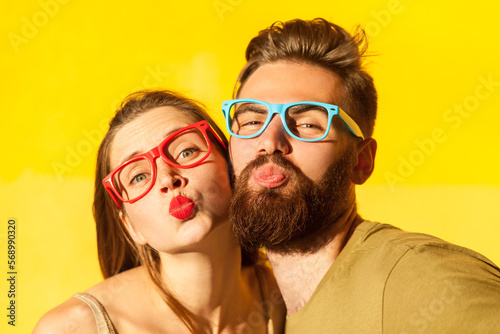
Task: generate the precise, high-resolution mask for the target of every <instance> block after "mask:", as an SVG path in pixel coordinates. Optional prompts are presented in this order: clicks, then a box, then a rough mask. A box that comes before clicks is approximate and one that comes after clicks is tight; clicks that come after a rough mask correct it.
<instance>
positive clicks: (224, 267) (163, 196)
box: [34, 107, 284, 334]
mask: <svg viewBox="0 0 500 334" xmlns="http://www.w3.org/2000/svg"><path fill="white" fill-rule="evenodd" d="M196 121H197V120H196V119H194V118H192V117H190V116H189V115H186V114H185V113H184V112H181V111H179V110H176V109H174V108H171V107H161V108H155V109H151V110H149V111H147V112H145V113H144V114H142V115H140V116H139V117H137V118H136V119H135V120H133V121H131V122H130V123H128V124H126V125H125V126H124V127H122V128H121V129H120V130H118V132H117V134H116V137H115V139H114V141H113V143H112V149H111V157H110V161H111V168H112V169H113V168H115V167H117V166H119V165H120V164H121V163H122V162H124V161H126V160H128V159H129V158H130V157H131V156H135V155H138V154H142V153H144V152H146V151H149V150H150V149H151V148H153V147H155V146H157V145H158V144H159V143H160V142H161V141H163V139H165V138H166V137H167V135H168V134H169V133H171V132H173V131H175V130H176V129H179V128H182V127H185V126H187V125H190V124H192V123H195V122H196ZM156 164H157V172H158V176H157V180H156V183H155V185H154V187H153V188H152V189H151V191H150V192H149V193H148V194H147V195H146V196H145V197H144V198H142V199H141V200H139V201H138V202H136V203H132V204H125V205H124V211H122V213H121V218H122V221H123V223H124V225H125V227H126V228H127V229H128V231H129V232H130V234H131V236H132V237H133V239H134V241H135V242H137V243H138V244H141V245H143V244H146V243H148V244H149V245H150V246H152V247H154V248H155V249H157V250H158V251H159V254H160V259H161V265H162V278H163V279H164V281H165V284H166V285H168V287H169V288H170V289H171V290H172V291H174V294H175V296H176V297H177V298H178V300H180V301H181V302H182V303H184V305H185V306H186V307H188V308H189V309H190V310H191V311H192V312H193V313H195V314H196V315H198V316H201V317H203V318H205V319H206V320H207V321H208V322H209V323H210V327H211V328H210V329H209V332H220V333H238V332H248V331H251V332H252V333H265V331H266V328H265V326H266V324H265V322H264V321H262V322H258V323H253V325H249V324H248V321H247V319H249V317H250V315H251V314H254V316H255V314H262V312H260V304H261V302H262V298H261V292H260V287H259V284H258V280H257V276H256V273H255V269H254V267H242V266H241V252H240V249H239V248H238V247H237V246H236V243H235V240H234V238H233V236H232V233H231V228H230V224H229V220H228V218H227V210H228V206H229V201H230V198H231V187H230V184H229V176H228V170H227V163H226V161H225V159H224V157H223V156H222V155H221V154H220V152H218V151H217V149H215V147H214V148H213V150H212V153H211V155H210V156H209V157H208V158H207V159H206V160H205V161H204V162H203V163H202V164H201V165H200V166H197V167H195V168H191V169H180V168H172V167H170V166H168V165H167V164H166V163H165V162H164V161H163V160H162V159H161V158H158V159H157V160H156ZM179 194H182V195H184V196H186V197H189V198H190V199H192V200H194V201H195V202H196V209H195V211H194V213H193V215H192V216H190V217H189V218H188V219H185V220H179V219H176V218H174V217H173V216H171V215H170V214H169V204H170V201H171V200H172V198H173V197H174V196H177V195H179ZM265 275H266V279H267V280H268V281H269V282H271V283H270V286H269V292H270V293H274V294H276V291H278V289H277V286H276V284H275V281H274V278H273V277H272V274H271V272H270V270H268V271H266V273H265ZM273 282H274V283H273ZM87 292H89V293H91V294H92V295H94V296H95V297H96V298H97V299H98V300H99V301H100V302H101V303H102V304H103V305H104V307H105V308H106V310H107V312H108V313H109V315H110V318H111V320H112V321H113V323H114V325H115V327H116V329H117V330H118V332H119V333H188V330H187V328H186V327H185V326H184V324H183V323H182V322H181V320H180V319H179V318H178V317H177V316H176V315H175V314H174V312H173V311H172V310H171V309H170V308H169V307H168V306H167V304H166V303H165V302H164V301H163V299H162V298H161V296H160V295H159V293H158V291H157V290H156V288H155V286H154V285H153V283H152V281H151V279H150V278H149V276H148V275H147V272H146V270H145V269H144V268H143V267H137V268H134V269H131V270H128V271H125V272H123V273H120V274H118V275H115V276H112V277H110V278H108V279H106V280H104V281H103V282H101V283H99V284H97V285H95V286H94V287H92V288H90V289H88V290H87ZM266 300H271V301H273V300H277V301H278V299H277V298H276V297H274V298H272V297H271V296H266ZM274 306H275V310H276V312H274V314H273V317H275V318H274V321H276V322H277V323H279V324H283V317H284V310H283V304H282V302H281V304H279V301H278V303H277V304H275V305H274ZM280 309H281V311H280ZM255 312H257V313H255ZM153 320H154V321H153ZM34 333H35V334H37V333H97V327H96V323H95V319H94V316H93V315H92V312H91V310H90V308H89V307H88V306H87V305H86V304H84V303H83V302H82V301H80V300H78V299H76V298H70V299H69V300H68V301H67V302H65V303H63V304H61V305H60V306H58V307H56V308H54V309H53V310H51V311H49V312H48V313H47V314H46V315H45V316H44V317H43V318H42V319H41V320H40V321H39V323H38V324H37V327H36V328H35V330H34Z"/></svg>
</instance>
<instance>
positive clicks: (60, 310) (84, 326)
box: [33, 268, 147, 334]
mask: <svg viewBox="0 0 500 334" xmlns="http://www.w3.org/2000/svg"><path fill="white" fill-rule="evenodd" d="M145 274H146V273H145V271H144V270H143V269H142V268H134V269H130V270H127V271H125V272H123V273H120V274H118V275H115V276H112V277H109V278H107V279H105V280H104V281H102V282H99V283H98V284H96V285H94V286H93V287H91V288H89V289H88V290H86V291H85V292H86V293H89V294H91V295H92V296H93V297H95V298H96V299H97V300H98V301H99V302H100V303H101V304H102V305H103V306H104V308H105V309H106V311H107V313H109V314H110V316H111V319H112V320H113V319H116V318H117V317H118V316H120V315H122V314H126V313H127V311H128V310H127V307H130V305H131V304H130V301H132V300H136V298H137V296H140V294H141V292H143V291H144V290H143V289H144V286H145V284H147V279H146V278H147V277H146V276H145ZM33 333H34V334H42V333H43V334H51V333H54V334H56V333H97V325H96V321H95V318H94V314H93V313H92V309H91V308H90V307H89V306H88V305H87V304H86V303H85V302H83V301H82V300H80V299H78V298H70V299H69V300H67V301H66V302H64V303H62V304H61V305H59V306H57V307H55V308H53V309H52V310H50V311H49V312H47V313H46V314H45V315H44V316H43V317H42V318H41V319H40V320H39V322H38V324H37V325H36V327H35V329H34V331H33Z"/></svg>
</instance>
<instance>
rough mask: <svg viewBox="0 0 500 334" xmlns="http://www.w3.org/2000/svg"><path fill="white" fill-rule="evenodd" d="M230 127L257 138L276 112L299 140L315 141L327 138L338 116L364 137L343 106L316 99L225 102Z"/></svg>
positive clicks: (239, 134) (235, 133)
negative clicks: (283, 102)
mask: <svg viewBox="0 0 500 334" xmlns="http://www.w3.org/2000/svg"><path fill="white" fill-rule="evenodd" d="M222 111H223V112H224V117H225V118H226V127H227V130H228V131H229V133H230V134H231V136H234V137H237V138H254V137H257V136H259V135H260V134H261V133H262V132H264V130H265V129H266V128H267V126H268V125H269V123H270V122H271V119H272V117H273V115H274V114H278V115H280V117H281V122H282V124H283V127H284V128H285V130H286V132H287V133H288V134H289V135H290V136H292V137H293V138H295V139H298V140H302V141H307V142H314V141H319V140H322V139H324V138H325V137H326V136H327V134H328V132H329V131H330V127H331V125H332V119H333V116H338V117H339V118H340V119H341V120H342V121H343V122H344V124H345V125H346V126H347V128H348V129H349V130H350V131H351V133H352V134H353V135H355V136H356V137H359V138H361V139H364V136H363V132H362V131H361V129H360V128H359V126H358V125H357V124H356V122H355V121H354V120H353V119H352V118H351V117H350V116H349V115H348V114H347V113H346V112H345V111H343V110H342V109H340V107H338V106H336V105H333V104H327V103H321V102H312V101H300V102H292V103H286V104H278V103H269V102H264V101H259V100H254V99H236V100H228V101H224V102H223V103H222Z"/></svg>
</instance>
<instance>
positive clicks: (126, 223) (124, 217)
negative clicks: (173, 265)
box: [119, 210, 148, 245]
mask: <svg viewBox="0 0 500 334" xmlns="http://www.w3.org/2000/svg"><path fill="white" fill-rule="evenodd" d="M119 215H120V219H121V221H122V223H123V226H125V229H126V230H127V232H128V234H130V236H131V237H132V239H133V240H134V241H135V243H136V244H138V245H145V244H147V243H148V242H147V241H146V239H144V237H143V236H142V234H141V232H139V231H137V230H136V229H135V227H134V226H133V225H132V224H131V223H130V219H129V218H128V217H127V215H126V214H124V213H123V210H121V211H120V213H119Z"/></svg>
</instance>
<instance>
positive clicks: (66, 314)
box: [33, 298, 97, 334]
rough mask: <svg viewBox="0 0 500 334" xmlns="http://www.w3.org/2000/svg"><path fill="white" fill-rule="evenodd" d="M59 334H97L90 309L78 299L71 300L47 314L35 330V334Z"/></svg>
mask: <svg viewBox="0 0 500 334" xmlns="http://www.w3.org/2000/svg"><path fill="white" fill-rule="evenodd" d="M58 333H89V334H92V333H97V325H96V321H95V318H94V314H93V313H92V310H91V309H90V307H89V306H88V305H87V304H85V302H83V301H81V300H79V299H77V298H70V299H69V300H67V301H66V302H64V303H62V304H61V305H59V306H57V307H55V308H53V309H52V310H50V311H49V312H47V313H46V314H45V315H44V316H43V317H42V318H41V319H40V320H39V321H38V323H37V324H36V327H35V329H34V330H33V334H58Z"/></svg>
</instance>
